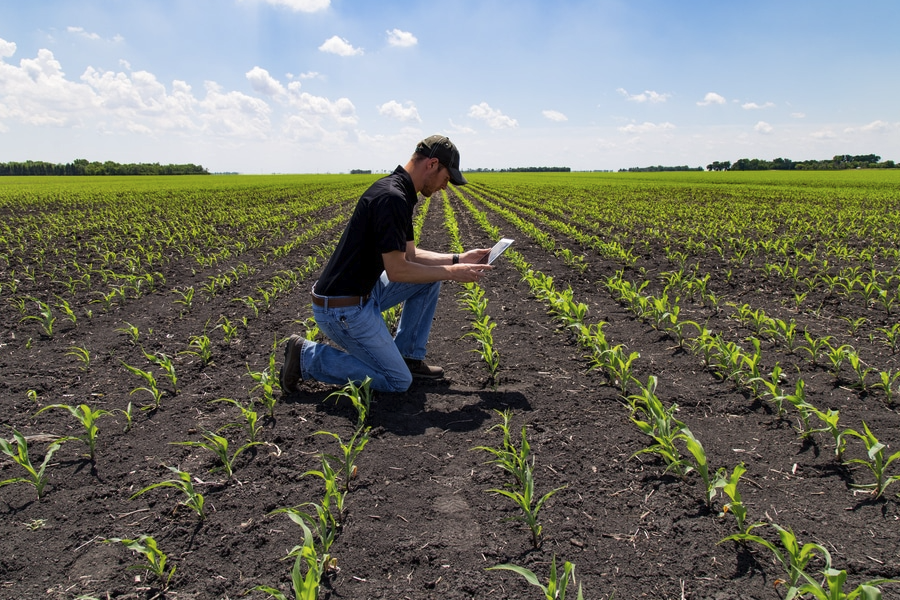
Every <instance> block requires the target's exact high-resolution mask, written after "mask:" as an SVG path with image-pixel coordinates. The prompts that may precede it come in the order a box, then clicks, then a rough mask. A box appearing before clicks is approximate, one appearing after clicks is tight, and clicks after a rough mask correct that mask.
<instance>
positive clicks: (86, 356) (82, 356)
mask: <svg viewBox="0 0 900 600" xmlns="http://www.w3.org/2000/svg"><path fill="white" fill-rule="evenodd" d="M66 356H74V357H75V358H76V359H78V361H79V362H80V363H81V370H82V371H90V370H91V353H90V352H89V351H88V349H87V348H85V347H83V346H69V351H68V352H66Z"/></svg>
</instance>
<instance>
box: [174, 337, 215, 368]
mask: <svg viewBox="0 0 900 600" xmlns="http://www.w3.org/2000/svg"><path fill="white" fill-rule="evenodd" d="M188 348H189V349H188V350H182V351H181V352H179V353H178V354H193V355H194V356H197V357H199V358H200V361H201V362H202V363H203V366H207V365H209V364H210V363H212V340H210V339H209V336H208V335H192V336H191V338H190V340H189V341H188Z"/></svg>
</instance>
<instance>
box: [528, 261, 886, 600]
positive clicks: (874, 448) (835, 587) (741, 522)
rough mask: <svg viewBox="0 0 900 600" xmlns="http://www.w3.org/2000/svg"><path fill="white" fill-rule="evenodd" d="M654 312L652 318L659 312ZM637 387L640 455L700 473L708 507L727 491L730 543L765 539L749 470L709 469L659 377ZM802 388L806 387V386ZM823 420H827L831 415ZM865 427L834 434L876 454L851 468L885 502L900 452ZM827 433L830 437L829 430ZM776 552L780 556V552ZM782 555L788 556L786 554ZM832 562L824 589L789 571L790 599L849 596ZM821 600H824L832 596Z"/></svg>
mask: <svg viewBox="0 0 900 600" xmlns="http://www.w3.org/2000/svg"><path fill="white" fill-rule="evenodd" d="M512 260H513V261H515V258H513V259H512ZM525 279H526V280H529V281H541V283H536V284H533V290H537V293H536V295H538V294H541V295H543V296H544V297H545V298H547V297H553V295H554V294H553V292H552V291H551V290H552V279H551V278H548V277H536V276H534V275H533V273H531V272H528V273H527V275H526V276H525ZM623 287H630V288H632V293H633V294H639V292H637V291H635V290H634V289H633V288H634V287H635V286H633V285H629V286H623ZM569 292H571V290H569ZM558 296H561V297H562V300H559V301H558V303H559V304H560V305H563V306H565V305H568V306H577V304H576V303H574V301H573V300H572V299H571V294H559V295H558ZM676 303H677V300H676ZM661 304H663V305H668V303H667V302H662V303H661ZM551 305H552V304H551ZM647 305H648V302H644V303H641V302H635V306H636V307H638V308H646V307H647ZM654 309H657V310H661V309H660V307H659V306H655V307H654ZM650 310H651V312H652V310H653V309H650ZM664 312H665V313H667V315H666V318H667V319H669V315H674V318H671V319H669V320H670V321H671V322H672V323H676V322H677V314H678V311H677V310H674V311H673V310H672V309H671V307H668V308H667V309H666V310H665V311H664ZM573 314H577V311H574V313H573ZM660 321H662V319H660V320H659V321H657V322H660ZM697 328H698V329H701V331H703V332H706V333H708V332H707V331H706V330H705V329H703V328H700V327H699V326H698V327H697ZM580 329H581V330H582V331H590V330H591V328H590V327H589V326H585V325H584V324H583V323H582V324H581V325H580ZM594 331H596V332H598V333H599V334H600V335H599V336H596V335H595V336H594V338H595V339H594V342H593V343H596V341H597V339H598V338H599V340H601V341H600V343H601V346H600V347H601V348H603V347H608V343H607V342H606V341H605V338H604V337H603V336H602V324H600V325H599V326H598V327H597V328H596V329H595V330H594ZM583 343H584V342H583ZM635 354H636V353H635ZM635 357H636V356H635ZM753 362H754V363H758V358H756V359H754V360H753ZM631 381H633V382H635V383H637V384H638V387H639V390H640V392H639V393H638V394H634V395H631V396H629V397H628V402H629V407H630V409H631V412H632V416H631V419H632V421H633V422H634V423H635V424H636V425H637V426H638V428H639V429H640V430H641V431H642V432H643V433H645V434H646V435H648V436H649V437H650V438H651V439H652V440H653V443H652V444H651V445H650V446H648V447H647V448H645V449H642V450H639V451H638V452H636V453H635V455H638V454H644V453H650V454H656V455H659V456H660V457H661V458H662V459H663V461H664V462H665V463H666V465H667V466H666V472H669V471H671V472H673V473H674V474H676V475H678V476H680V477H682V478H683V477H684V476H686V475H687V474H688V473H690V472H692V471H696V472H697V473H699V474H700V477H701V478H702V480H703V483H704V485H703V489H704V502H705V503H706V504H707V506H711V504H712V501H713V500H714V498H715V496H716V494H717V490H721V491H722V493H723V495H725V496H727V497H728V499H729V501H728V502H727V503H725V504H724V505H723V507H722V512H721V513H720V515H725V514H727V513H730V514H732V515H734V516H735V521H736V525H737V528H738V531H739V533H738V534H735V536H729V537H728V538H726V539H734V540H735V541H748V540H752V541H756V539H762V538H758V536H751V535H750V531H752V529H754V528H756V527H761V526H764V525H766V523H762V522H757V523H752V524H751V523H749V522H748V519H747V510H746V507H745V506H744V504H743V502H742V498H741V495H740V491H739V490H738V483H739V481H740V478H741V476H742V475H743V473H744V472H746V468H745V467H744V465H743V464H738V465H736V466H735V467H734V469H733V470H732V473H731V475H730V476H729V475H728V472H727V470H726V469H725V468H724V467H722V468H720V469H719V470H718V471H716V472H715V473H713V472H711V471H710V468H709V463H708V458H707V456H706V452H705V450H704V448H703V445H702V443H701V442H700V441H699V440H698V439H697V438H696V436H694V435H693V433H692V432H691V431H690V430H689V429H688V428H687V427H686V426H685V425H684V423H683V422H681V421H679V420H678V419H676V418H675V417H674V414H675V411H676V410H677V407H676V406H675V405H673V406H671V407H665V406H664V405H663V403H662V402H661V401H660V400H659V398H658V397H657V396H656V394H655V389H656V378H655V377H654V376H650V378H649V379H648V383H647V385H646V386H644V385H642V384H640V382H638V381H637V380H636V379H635V378H633V377H631ZM800 385H801V387H802V384H800ZM809 408H810V409H812V410H816V409H814V408H813V407H811V406H810V407H809ZM829 413H832V414H831V415H828V416H829V417H832V419H833V418H834V417H836V414H833V411H829ZM820 414H823V415H826V414H827V413H820ZM823 420H824V419H823ZM863 427H864V431H865V433H864V434H860V433H859V432H856V431H853V430H849V429H847V430H843V431H840V430H837V429H836V422H834V426H833V430H836V431H838V436H839V437H837V438H836V439H837V444H838V448H842V447H843V446H842V444H841V442H842V440H843V436H847V435H850V436H855V437H858V438H859V439H861V440H863V442H864V443H865V444H866V447H867V449H869V450H870V451H871V454H869V459H868V460H864V459H854V460H853V461H849V462H854V463H860V464H863V465H865V466H866V467H867V468H869V469H870V470H871V471H872V473H873V475H875V483H873V484H863V485H860V486H858V487H861V488H868V489H871V490H872V493H873V494H875V495H876V497H879V496H880V495H881V493H883V491H884V488H885V487H886V486H887V485H889V484H890V483H891V482H892V481H894V480H896V479H900V475H898V476H894V477H893V478H892V476H888V475H886V473H885V468H886V467H887V466H888V465H890V463H891V462H893V461H894V460H896V459H897V458H900V452H897V453H896V454H895V455H892V456H890V457H888V456H885V455H884V452H883V451H884V447H883V444H879V442H878V440H877V439H876V438H875V437H874V435H873V434H872V433H871V431H870V430H869V428H868V426H866V425H865V423H864V424H863ZM822 431H824V429H823V430H822ZM679 441H680V442H682V443H683V445H684V447H685V448H686V450H687V453H688V454H690V455H691V457H693V462H692V463H691V462H690V461H689V460H688V459H686V458H684V453H683V452H681V451H680V450H679V448H678V445H677V444H676V442H679ZM771 525H772V526H773V528H775V529H776V530H778V531H780V532H781V531H786V530H784V529H782V528H780V527H779V526H778V525H777V524H775V523H772V524H771ZM742 536H749V537H742ZM782 539H783V541H784V543H785V544H786V548H787V549H788V551H790V550H791V549H792V546H791V545H790V538H789V537H787V536H786V537H783V538H782ZM785 540H786V541H785ZM723 541H725V540H723ZM776 551H777V552H780V551H779V550H777V549H776ZM807 554H810V552H809V551H807ZM779 555H781V556H783V554H779ZM827 558H828V560H827V562H826V564H825V567H824V569H823V570H822V576H823V577H824V579H823V580H822V582H821V583H820V581H819V580H817V579H815V578H813V577H812V576H810V575H809V574H808V573H806V572H805V571H803V570H802V568H801V569H798V568H797V567H790V568H789V569H788V571H789V573H788V575H789V576H790V577H791V580H790V586H789V591H788V593H789V595H790V597H796V596H798V594H804V593H816V592H817V591H818V590H825V587H826V586H827V587H828V589H829V590H831V591H832V592H838V593H844V592H843V586H844V582H845V580H846V576H847V573H846V571H839V570H837V569H834V568H832V565H831V560H830V556H828V557H827ZM807 561H808V558H807ZM804 566H805V564H804ZM801 577H802V578H803V579H804V580H805V583H804V584H803V585H798V580H799V579H800V578H801ZM885 582H887V580H874V581H870V582H866V583H864V584H860V585H859V586H857V588H856V590H855V591H853V592H851V594H854V595H852V596H849V597H856V596H857V595H859V594H860V593H862V592H863V591H867V593H868V592H872V593H875V592H877V593H878V594H879V595H880V591H879V590H878V589H877V588H876V587H875V586H877V585H879V584H882V583H885ZM821 597H823V598H824V597H830V596H821ZM836 597H844V596H836ZM873 597H874V596H873Z"/></svg>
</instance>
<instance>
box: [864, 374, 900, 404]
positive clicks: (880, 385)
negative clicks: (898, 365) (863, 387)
mask: <svg viewBox="0 0 900 600" xmlns="http://www.w3.org/2000/svg"><path fill="white" fill-rule="evenodd" d="M878 378H879V380H878V381H877V382H876V383H873V384H871V386H870V387H872V388H873V389H876V390H881V391H883V392H884V402H885V404H887V405H888V406H892V405H893V404H894V392H895V390H896V391H900V386H898V382H900V371H897V372H896V373H894V372H893V371H892V370H891V369H888V370H887V371H880V372H879V373H878Z"/></svg>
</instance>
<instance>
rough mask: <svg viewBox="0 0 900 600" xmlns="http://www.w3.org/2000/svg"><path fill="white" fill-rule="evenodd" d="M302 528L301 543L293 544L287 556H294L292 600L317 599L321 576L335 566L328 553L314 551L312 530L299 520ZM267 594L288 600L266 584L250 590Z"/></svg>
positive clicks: (276, 599)
mask: <svg viewBox="0 0 900 600" xmlns="http://www.w3.org/2000/svg"><path fill="white" fill-rule="evenodd" d="M299 524H300V527H302V528H303V545H302V546H295V547H294V548H293V549H292V550H291V552H290V553H289V554H288V557H296V558H295V560H294V566H293V568H292V569H291V588H292V590H293V592H294V600H317V598H318V597H319V586H320V584H321V582H322V576H323V575H324V574H325V572H326V571H328V570H329V569H333V568H335V566H334V560H333V559H332V558H331V555H329V554H322V555H319V554H318V553H317V552H316V544H315V541H314V540H313V534H312V531H310V529H309V527H307V526H306V523H303V522H300V523H299ZM304 564H306V574H305V575H304V574H303V565H304ZM250 591H251V592H255V591H259V592H265V593H266V594H269V596H271V597H272V598H275V600H288V597H287V596H285V595H284V593H283V592H281V591H279V590H277V589H276V588H273V587H270V586H267V585H258V586H256V587H255V588H252V589H251V590H250Z"/></svg>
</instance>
